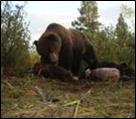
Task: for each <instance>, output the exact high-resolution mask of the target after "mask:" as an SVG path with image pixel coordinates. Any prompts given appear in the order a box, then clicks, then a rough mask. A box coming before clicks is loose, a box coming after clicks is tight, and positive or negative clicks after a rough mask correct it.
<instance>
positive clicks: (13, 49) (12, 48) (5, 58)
mask: <svg viewBox="0 0 136 119" xmlns="http://www.w3.org/2000/svg"><path fill="white" fill-rule="evenodd" d="M23 8H24V6H18V5H16V6H13V5H12V2H4V1H3V2H2V5H1V65H2V67H3V68H4V69H8V70H9V69H11V70H19V69H23V68H26V67H27V66H29V62H30V57H29V51H28V48H29V40H30V36H29V31H28V23H27V22H25V20H24V18H25V17H26V16H25V12H24V11H23Z"/></svg>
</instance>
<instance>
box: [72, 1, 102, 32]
mask: <svg viewBox="0 0 136 119" xmlns="http://www.w3.org/2000/svg"><path fill="white" fill-rule="evenodd" d="M78 10H79V12H80V15H81V16H80V17H78V18H77V20H75V21H74V22H72V26H74V27H75V28H76V29H79V30H80V31H82V30H90V31H92V32H95V31H98V29H99V25H100V23H99V22H98V21H97V19H98V17H99V16H98V8H97V3H96V1H82V4H81V8H80V9H78Z"/></svg>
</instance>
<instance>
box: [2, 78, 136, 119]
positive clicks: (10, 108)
mask: <svg viewBox="0 0 136 119" xmlns="http://www.w3.org/2000/svg"><path fill="white" fill-rule="evenodd" d="M1 117H20V118H21V117H35V118H36V117H49V118H53V117H60V118H61V117H84V118H87V117H91V118H92V117H107V118H108V117H124V118H125V117H135V80H134V79H133V80H132V79H130V80H128V81H119V82H118V83H117V84H113V83H112V82H106V81H105V82H102V81H101V82H98V81H97V82H93V81H80V82H62V81H59V80H50V79H44V78H42V77H33V78H32V77H24V78H17V77H13V78H2V79H1Z"/></svg>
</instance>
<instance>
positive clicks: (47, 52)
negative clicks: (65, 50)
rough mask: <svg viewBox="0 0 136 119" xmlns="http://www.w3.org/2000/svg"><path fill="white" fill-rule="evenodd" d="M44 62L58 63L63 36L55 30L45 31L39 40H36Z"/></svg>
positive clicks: (35, 42)
mask: <svg viewBox="0 0 136 119" xmlns="http://www.w3.org/2000/svg"><path fill="white" fill-rule="evenodd" d="M34 44H35V45H36V48H37V52H38V53H39V54H40V56H41V63H42V64H45V63H46V64H53V65H56V64H58V60H59V53H60V49H61V38H60V37H59V36H58V35H57V34H55V33H54V32H45V33H44V34H43V35H42V36H41V37H40V39H39V40H38V41H34Z"/></svg>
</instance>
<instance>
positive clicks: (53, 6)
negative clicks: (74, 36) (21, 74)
mask: <svg viewBox="0 0 136 119" xmlns="http://www.w3.org/2000/svg"><path fill="white" fill-rule="evenodd" d="M15 3H19V4H22V3H24V2H19V1H18V2H15ZM97 3H98V14H99V16H100V17H99V19H98V20H99V21H100V22H101V23H102V24H104V25H105V26H107V25H111V24H112V25H114V26H115V24H116V23H117V19H118V17H119V14H120V13H121V5H122V4H126V5H128V6H131V7H133V8H134V9H135V1H97ZM80 6H81V1H28V2H27V4H26V6H25V11H26V12H27V17H26V20H28V21H30V26H29V30H30V32H31V42H33V41H34V40H38V38H39V37H40V35H41V34H42V33H43V32H44V31H45V30H46V27H47V26H48V25H49V24H50V23H53V22H56V23H60V24H62V25H64V26H65V27H67V28H69V27H72V26H71V22H72V21H74V20H76V19H77V17H79V16H80V14H79V12H78V10H77V9H78V8H80Z"/></svg>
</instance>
